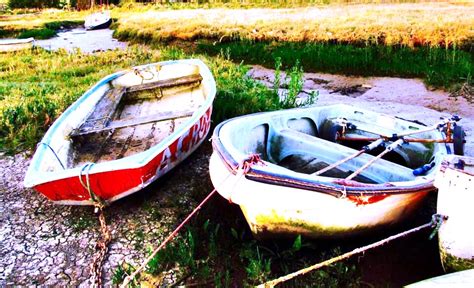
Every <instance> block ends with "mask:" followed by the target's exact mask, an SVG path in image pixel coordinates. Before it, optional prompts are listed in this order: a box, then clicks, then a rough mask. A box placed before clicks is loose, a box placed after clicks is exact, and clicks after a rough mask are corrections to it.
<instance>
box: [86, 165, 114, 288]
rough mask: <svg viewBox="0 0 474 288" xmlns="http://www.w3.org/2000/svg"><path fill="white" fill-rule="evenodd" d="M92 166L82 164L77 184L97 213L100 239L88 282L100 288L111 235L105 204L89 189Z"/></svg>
mask: <svg viewBox="0 0 474 288" xmlns="http://www.w3.org/2000/svg"><path fill="white" fill-rule="evenodd" d="M92 166H94V163H91V162H89V163H86V164H84V166H82V168H81V170H80V172H79V182H80V183H81V185H82V186H83V187H84V189H86V190H87V192H88V193H89V197H90V200H91V201H92V203H93V204H94V207H95V211H96V212H97V213H99V223H100V233H101V236H102V238H101V239H100V240H99V241H97V243H96V246H95V249H96V252H95V254H94V257H93V259H92V262H91V265H90V273H91V276H90V282H91V287H102V264H103V263H104V260H105V256H106V255H107V251H108V250H109V244H110V242H111V241H112V235H111V233H110V230H109V228H108V227H107V222H106V221H105V214H104V208H105V206H106V203H105V202H104V201H103V200H102V199H101V198H100V197H99V196H97V195H96V194H95V193H94V191H92V188H91V183H90V177H89V174H90V170H91V168H92ZM84 172H85V176H86V181H85V183H84V181H83V180H82V176H83V173H84Z"/></svg>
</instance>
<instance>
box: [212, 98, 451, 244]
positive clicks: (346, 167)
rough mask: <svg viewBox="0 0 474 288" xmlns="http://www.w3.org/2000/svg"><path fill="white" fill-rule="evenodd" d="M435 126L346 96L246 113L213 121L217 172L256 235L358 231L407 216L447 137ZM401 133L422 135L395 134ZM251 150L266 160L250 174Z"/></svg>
mask: <svg viewBox="0 0 474 288" xmlns="http://www.w3.org/2000/svg"><path fill="white" fill-rule="evenodd" d="M338 123H339V124H338ZM344 123H345V124H344ZM340 124H341V125H342V128H341V125H340ZM432 127H433V128H430V127H425V126H422V125H419V124H417V123H413V122H409V121H406V120H402V119H398V118H395V117H391V116H388V115H384V114H379V113H375V112H370V111H367V110H363V109H358V108H354V107H351V106H347V105H333V106H324V107H311V108H305V109H292V110H284V111H275V112H267V113H260V114H253V115H246V116H242V117H238V118H235V119H231V120H228V121H225V122H223V123H221V124H219V125H218V126H217V127H216V128H215V130H214V134H213V138H212V139H213V141H212V143H213V147H214V153H213V154H212V156H211V160H210V168H209V170H210V175H211V180H212V183H213V184H214V186H215V187H216V189H217V191H218V192H219V193H220V194H221V195H222V196H223V197H224V198H226V199H228V200H229V201H231V202H233V203H236V204H238V205H240V207H241V209H242V211H243V214H244V216H245V218H246V219H247V222H248V223H249V225H250V228H251V230H252V232H253V234H254V236H255V237H257V238H269V237H281V236H290V235H291V236H293V235H296V234H302V235H305V236H308V237H313V238H319V237H344V236H347V235H353V234H359V233H362V232H364V231H368V230H372V229H374V228H378V227H383V226H385V225H388V224H393V223H396V222H398V221H400V220H401V219H403V218H404V217H406V216H407V215H409V214H410V212H411V211H413V210H414V209H415V208H416V207H417V205H418V204H419V203H420V202H421V200H422V199H423V198H424V197H425V196H426V195H427V193H428V192H430V191H433V190H434V189H435V188H434V186H433V180H434V174H435V171H436V168H437V167H438V166H439V165H440V164H441V161H442V159H443V157H444V156H445V155H446V154H448V151H447V146H448V145H446V144H445V143H441V142H442V141H443V139H444V137H445V135H444V133H443V132H440V131H439V130H438V129H436V128H439V127H438V126H437V125H433V126H432ZM427 128H429V129H427ZM341 129H343V130H344V131H345V132H344V133H343V132H341ZM430 129H431V130H430ZM421 131H425V132H423V133H419V134H413V133H417V132H421ZM402 134H403V135H410V134H413V135H414V136H411V137H412V139H410V141H411V142H410V143H404V140H401V139H392V140H390V138H392V137H394V138H397V137H396V135H399V136H401V135H402ZM343 135H345V136H344V137H343ZM381 135H386V136H385V137H386V139H387V140H386V141H382V140H381V139H380V137H381ZM377 138H379V140H376V141H374V142H370V141H372V140H370V141H368V140H367V139H377ZM400 138H403V139H406V140H407V141H408V139H407V138H406V137H400ZM424 139H431V140H433V141H434V142H435V143H420V142H423V141H424ZM400 140H401V141H400ZM336 141H337V143H335V142H336ZM376 142H378V144H380V146H378V145H374V144H375V143H376ZM436 142H438V143H436ZM396 144H397V145H396ZM398 144H399V145H398ZM384 145H385V147H383V146H384ZM369 146H370V149H367V152H366V153H364V152H365V151H366V148H367V147H369ZM390 147H391V148H390ZM389 148H390V149H389ZM382 151H388V152H382ZM369 152H370V153H371V154H373V155H370V154H369ZM382 153H386V154H385V156H383V159H379V160H377V159H376V158H377V157H380V156H381V155H382ZM251 155H259V157H260V158H261V159H262V162H261V163H257V164H254V165H252V166H251V168H250V169H249V171H248V172H247V173H245V175H242V174H241V170H238V169H237V167H239V165H241V164H242V162H244V161H245V160H246V159H248V158H249V156H251ZM374 155H378V156H374ZM354 156H357V157H354ZM351 157H352V158H351ZM347 159H349V160H347ZM345 160H347V161H345ZM338 162H339V165H336V166H335V167H334V164H337V163H338ZM370 163H371V165H368V166H367V164H370ZM427 163H429V164H427ZM330 164H332V166H333V167H334V168H333V169H329V170H328V171H326V172H324V173H321V172H322V171H324V170H325V169H328V168H326V167H328V166H331V165H330ZM364 166H366V167H365V168H364ZM426 166H428V167H426ZM420 167H423V169H421V170H423V171H420ZM363 168H364V169H363ZM430 168H431V169H430ZM357 171H359V172H360V173H357ZM414 172H415V174H417V175H418V176H416V175H414ZM318 174H319V175H318Z"/></svg>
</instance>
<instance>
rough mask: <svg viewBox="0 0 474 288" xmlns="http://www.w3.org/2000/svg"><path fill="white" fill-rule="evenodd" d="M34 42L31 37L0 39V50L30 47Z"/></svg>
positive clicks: (6, 50) (8, 50)
mask: <svg viewBox="0 0 474 288" xmlns="http://www.w3.org/2000/svg"><path fill="white" fill-rule="evenodd" d="M34 43H35V39H34V38H32V37H30V38H26V39H0V52H10V51H18V50H23V49H31V48H33V45H34Z"/></svg>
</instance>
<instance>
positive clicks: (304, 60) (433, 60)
mask: <svg viewBox="0 0 474 288" xmlns="http://www.w3.org/2000/svg"><path fill="white" fill-rule="evenodd" d="M221 51H226V53H227V54H228V55H229V57H230V58H231V59H234V60H235V61H245V63H247V64H260V65H264V66H266V67H268V68H273V65H274V63H275V59H281V62H282V63H283V67H282V68H284V69H289V68H291V66H292V65H294V63H297V62H298V63H301V66H302V68H303V70H304V71H307V72H310V71H317V72H325V73H338V74H345V75H355V76H398V77H417V78H423V79H424V80H425V82H426V83H427V84H428V85H430V86H434V87H445V88H448V87H451V86H453V85H455V84H457V83H463V82H466V79H470V78H471V77H472V75H474V55H473V54H472V53H469V52H466V51H456V50H446V49H441V48H430V47H419V48H415V49H412V48H408V47H387V46H374V45H370V46H354V45H341V44H317V43H316V44H315V43H276V42H271V43H267V42H249V41H241V42H226V43H212V42H210V41H198V44H197V49H196V52H198V53H204V54H209V55H218V54H219V53H221Z"/></svg>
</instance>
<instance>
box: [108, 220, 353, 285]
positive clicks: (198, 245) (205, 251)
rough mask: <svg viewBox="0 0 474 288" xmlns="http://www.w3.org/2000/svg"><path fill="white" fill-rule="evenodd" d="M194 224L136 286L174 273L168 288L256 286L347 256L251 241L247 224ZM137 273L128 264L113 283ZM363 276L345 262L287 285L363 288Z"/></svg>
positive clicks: (301, 242)
mask: <svg viewBox="0 0 474 288" xmlns="http://www.w3.org/2000/svg"><path fill="white" fill-rule="evenodd" d="M194 221H195V222H197V223H201V224H197V223H195V224H193V225H190V226H191V227H188V228H187V231H183V232H181V234H178V236H177V237H176V238H175V239H174V240H173V241H172V242H170V243H168V245H167V246H165V248H163V249H162V250H160V251H159V252H158V253H157V255H156V256H155V257H154V258H153V259H152V260H151V261H150V262H149V263H148V265H147V267H146V271H144V272H142V273H140V274H139V275H138V277H137V279H135V280H136V281H135V282H134V285H137V286H162V285H165V283H163V282H162V281H163V279H164V278H166V276H167V275H169V273H170V271H173V274H174V275H175V276H174V277H175V279H176V280H175V282H173V283H168V285H170V284H172V285H173V286H176V285H185V286H186V285H190V284H191V283H195V284H198V286H203V287H204V286H209V285H211V284H212V286H214V287H252V286H255V285H258V284H261V283H264V282H266V281H269V280H272V279H274V278H277V277H279V276H283V275H286V274H288V273H291V272H294V271H296V270H298V269H302V268H304V267H308V266H310V265H311V264H314V263H316V262H318V261H322V260H326V259H329V258H331V257H334V256H337V255H340V254H342V252H341V249H340V248H339V246H335V245H333V246H330V247H326V246H325V245H323V246H321V247H319V246H316V245H314V243H315V242H310V241H307V240H305V239H302V237H301V236H297V237H296V238H295V239H294V241H267V242H259V241H256V240H254V239H252V238H250V237H248V236H246V234H247V233H248V231H247V228H246V227H245V228H244V227H242V225H240V226H241V227H238V226H239V225H236V226H234V225H232V226H231V227H230V229H229V227H228V226H227V225H226V223H225V221H221V223H222V226H221V224H216V223H215V222H213V221H210V220H206V221H204V222H203V223H202V218H201V220H194ZM234 227H235V228H234ZM238 231H240V232H238ZM150 253H151V250H150ZM134 269H136V267H135V268H132V267H131V265H130V264H127V263H125V264H123V265H121V266H119V267H117V268H116V269H115V271H114V278H113V283H114V284H116V285H118V284H120V283H122V281H123V280H124V279H125V277H126V274H130V273H131V272H132V271H133V270H134ZM358 275H360V271H359V270H358V269H357V267H356V266H355V265H354V264H353V263H352V262H350V261H345V262H338V263H335V264H334V265H331V266H329V267H325V268H322V269H320V270H317V271H315V272H312V273H309V274H308V275H305V276H304V277H298V278H295V279H293V280H292V281H290V282H288V285H292V287H293V286H294V287H310V286H314V285H316V286H317V287H360V285H361V282H360V276H358ZM191 285H192V284H191Z"/></svg>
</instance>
